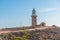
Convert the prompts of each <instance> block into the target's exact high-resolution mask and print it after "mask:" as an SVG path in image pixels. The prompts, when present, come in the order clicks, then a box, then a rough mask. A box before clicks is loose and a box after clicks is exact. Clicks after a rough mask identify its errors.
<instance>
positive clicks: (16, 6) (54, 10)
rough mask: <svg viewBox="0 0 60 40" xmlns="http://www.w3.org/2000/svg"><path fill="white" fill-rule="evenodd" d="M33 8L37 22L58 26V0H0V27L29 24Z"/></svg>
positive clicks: (59, 20)
mask: <svg viewBox="0 0 60 40" xmlns="http://www.w3.org/2000/svg"><path fill="white" fill-rule="evenodd" d="M33 8H35V9H36V14H37V23H38V24H40V23H41V22H46V24H47V25H53V24H55V25H57V26H60V0H0V28H10V27H20V26H28V25H31V14H32V12H31V11H32V9H33Z"/></svg>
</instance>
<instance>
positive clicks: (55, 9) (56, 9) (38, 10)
mask: <svg viewBox="0 0 60 40" xmlns="http://www.w3.org/2000/svg"><path fill="white" fill-rule="evenodd" d="M51 11H60V8H41V9H37V12H51Z"/></svg>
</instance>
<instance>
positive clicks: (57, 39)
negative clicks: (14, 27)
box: [1, 27, 60, 40]
mask: <svg viewBox="0 0 60 40" xmlns="http://www.w3.org/2000/svg"><path fill="white" fill-rule="evenodd" d="M23 33H24V32H23ZM23 33H22V32H12V33H8V34H4V35H5V36H4V35H3V36H2V35H1V37H2V38H6V37H7V38H8V39H10V40H13V39H11V37H12V35H14V36H16V37H22V35H23ZM25 33H27V34H25V35H24V36H25V37H26V35H28V34H29V35H28V36H30V38H27V39H28V40H60V28H59V27H48V28H46V29H43V30H37V29H36V30H32V31H26V32H25ZM7 35H8V36H7ZM28 36H27V37H28ZM18 40H20V39H18Z"/></svg>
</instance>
